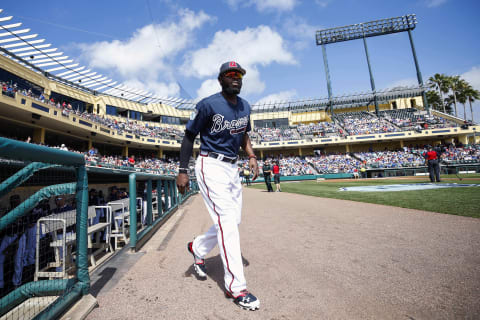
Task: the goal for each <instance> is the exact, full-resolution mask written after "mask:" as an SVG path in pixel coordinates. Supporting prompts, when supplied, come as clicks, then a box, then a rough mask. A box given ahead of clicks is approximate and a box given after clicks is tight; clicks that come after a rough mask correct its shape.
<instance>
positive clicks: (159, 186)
mask: <svg viewBox="0 0 480 320" xmlns="http://www.w3.org/2000/svg"><path fill="white" fill-rule="evenodd" d="M157 208H158V216H159V217H161V216H162V215H163V204H162V180H157Z"/></svg>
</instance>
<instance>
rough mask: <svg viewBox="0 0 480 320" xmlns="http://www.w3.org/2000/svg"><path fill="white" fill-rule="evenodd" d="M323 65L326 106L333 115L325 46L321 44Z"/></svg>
mask: <svg viewBox="0 0 480 320" xmlns="http://www.w3.org/2000/svg"><path fill="white" fill-rule="evenodd" d="M322 54H323V65H324V66H325V77H326V78H327V90H328V107H329V108H330V114H331V115H333V106H332V84H331V82H330V70H329V69H328V60H327V48H326V47H325V45H324V44H322Z"/></svg>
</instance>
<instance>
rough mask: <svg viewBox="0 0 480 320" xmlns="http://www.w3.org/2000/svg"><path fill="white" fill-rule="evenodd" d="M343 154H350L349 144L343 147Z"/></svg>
mask: <svg viewBox="0 0 480 320" xmlns="http://www.w3.org/2000/svg"><path fill="white" fill-rule="evenodd" d="M345 152H346V153H349V152H350V145H349V144H346V145H345Z"/></svg>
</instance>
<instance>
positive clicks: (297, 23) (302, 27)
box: [283, 17, 322, 49]
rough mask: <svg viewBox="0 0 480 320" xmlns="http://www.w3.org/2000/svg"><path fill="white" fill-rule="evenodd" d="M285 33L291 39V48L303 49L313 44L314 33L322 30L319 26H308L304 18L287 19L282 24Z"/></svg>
mask: <svg viewBox="0 0 480 320" xmlns="http://www.w3.org/2000/svg"><path fill="white" fill-rule="evenodd" d="M283 28H284V30H285V33H286V34H287V35H288V36H289V37H291V38H292V39H293V46H294V47H295V48H297V49H304V48H306V47H309V46H312V45H314V44H315V32H316V31H317V30H320V29H322V27H321V26H314V25H311V24H308V23H307V22H306V21H305V19H304V18H300V17H289V18H287V19H285V22H284V23H283Z"/></svg>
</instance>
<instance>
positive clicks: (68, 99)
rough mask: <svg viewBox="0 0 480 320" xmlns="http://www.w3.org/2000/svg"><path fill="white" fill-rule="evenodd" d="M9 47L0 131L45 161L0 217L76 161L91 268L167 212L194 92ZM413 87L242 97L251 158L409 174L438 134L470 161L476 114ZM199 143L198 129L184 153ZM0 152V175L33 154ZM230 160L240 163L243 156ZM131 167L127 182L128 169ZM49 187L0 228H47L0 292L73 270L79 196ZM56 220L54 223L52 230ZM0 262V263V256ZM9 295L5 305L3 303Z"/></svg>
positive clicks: (6, 235) (68, 179) (287, 169)
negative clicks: (152, 90)
mask: <svg viewBox="0 0 480 320" xmlns="http://www.w3.org/2000/svg"><path fill="white" fill-rule="evenodd" d="M26 45H28V41H27V42H26ZM12 48H13V47H12ZM8 49H9V48H5V46H4V47H2V48H1V51H2V55H0V83H1V86H2V94H1V95H0V136H1V137H4V138H12V139H14V140H17V141H26V142H29V145H28V146H25V145H24V144H23V143H20V142H18V147H19V148H24V149H22V150H34V151H35V150H37V151H38V152H39V153H38V157H39V158H38V161H41V162H42V163H44V164H48V166H47V165H45V166H41V169H38V168H37V169H38V173H35V175H34V178H32V179H31V180H28V179H29V178H26V179H25V181H26V182H25V181H22V182H25V184H24V185H22V186H21V187H19V185H17V186H16V187H18V188H13V189H11V190H7V191H5V192H4V194H2V195H3V196H5V197H4V198H2V199H1V201H0V209H1V212H2V216H1V217H2V218H3V217H4V216H7V214H9V213H10V212H11V211H13V210H14V209H15V208H16V206H18V205H19V203H20V202H21V201H27V200H28V199H30V197H31V196H32V195H34V194H36V192H38V191H40V190H43V189H42V188H44V187H48V186H52V185H55V186H56V185H59V184H72V183H74V182H75V181H76V179H78V172H77V171H75V170H78V165H79V164H82V165H83V164H85V165H86V168H87V175H88V187H89V193H90V195H91V197H89V198H88V199H89V201H88V205H86V206H85V210H86V211H85V212H84V213H85V214H84V216H87V217H88V218H89V220H90V222H89V223H88V225H87V224H85V226H83V227H86V228H87V230H89V231H88V237H89V239H90V240H89V241H88V245H89V247H88V249H89V251H88V256H89V259H90V260H89V261H86V262H85V261H84V262H85V263H86V265H87V266H86V267H87V269H88V268H90V270H92V269H94V268H95V267H96V265H97V264H99V263H100V261H101V259H108V256H109V255H111V254H114V253H115V252H117V251H118V249H120V248H121V247H123V246H126V245H127V244H128V243H129V241H130V243H132V237H133V238H134V239H136V237H137V235H138V238H139V240H140V239H142V237H143V236H145V235H146V234H147V233H149V232H152V229H153V228H154V227H155V225H156V224H155V223H156V221H161V220H162V219H163V218H165V217H166V215H168V214H169V213H170V212H173V210H174V209H175V208H176V206H177V205H178V202H179V201H180V200H182V199H181V198H180V197H179V196H178V195H177V194H176V188H175V186H174V184H173V176H175V175H176V174H177V172H178V171H177V170H178V153H179V150H180V144H181V141H182V138H183V134H184V133H183V130H184V127H185V124H186V123H187V121H188V119H189V117H190V114H191V112H192V109H193V108H194V105H195V103H194V101H185V100H182V99H170V98H168V99H166V98H160V97H156V96H154V95H152V94H149V93H144V92H141V91H136V92H135V93H132V92H130V93H126V92H129V90H130V91H131V89H128V90H126V91H125V90H123V89H122V88H121V86H117V87H115V88H114V89H108V88H106V90H103V91H101V90H100V89H99V88H100V87H97V88H96V89H95V90H93V89H91V87H89V86H88V85H87V84H88V80H89V79H88V78H86V77H80V78H78V77H77V78H78V79H77V78H76V77H72V75H68V74H67V73H65V72H64V71H63V72H56V73H55V74H53V72H54V71H52V69H43V68H42V67H41V65H42V63H41V62H40V61H36V62H35V63H34V62H31V61H30V62H29V61H27V60H25V58H24V57H25V56H24V55H23V54H22V53H21V52H22V51H15V52H13V50H8ZM14 50H17V49H14ZM33 60H35V59H33ZM58 71H60V70H58ZM73 75H75V74H73ZM78 80H83V82H82V81H78ZM102 81H104V83H106V80H102ZM423 91H424V90H423V88H419V87H414V88H395V89H391V90H384V91H377V92H376V95H375V96H374V95H373V94H372V93H362V94H355V95H349V96H341V97H334V98H332V99H313V100H302V101H291V102H285V101H284V102H272V103H268V104H259V105H253V106H252V107H253V110H254V112H253V113H252V116H251V125H252V128H253V131H252V133H251V137H252V143H253V148H254V150H255V151H256V152H257V154H258V156H259V159H260V161H259V165H260V167H262V166H263V160H267V159H278V160H279V162H280V167H281V175H282V176H284V177H288V178H291V180H295V179H301V178H305V177H308V178H311V179H315V178H316V177H319V176H322V175H326V174H334V175H335V174H339V176H338V177H352V176H353V173H354V172H356V171H357V170H358V169H359V168H360V167H366V168H367V169H368V171H369V177H373V176H379V175H383V176H386V175H387V174H388V172H390V173H391V172H392V171H388V170H398V172H399V174H402V175H406V174H415V173H416V172H417V171H418V172H420V171H423V172H425V167H424V161H423V158H422V156H421V154H422V153H423V152H424V146H425V145H434V144H435V145H437V144H443V145H445V146H448V148H447V149H446V151H445V153H444V155H443V157H444V158H443V160H444V162H445V163H446V164H449V165H471V166H472V167H473V168H475V169H474V170H476V171H477V172H478V170H479V168H480V165H479V163H480V146H479V144H480V135H479V131H480V126H478V125H476V124H468V125H467V124H465V123H464V122H463V121H462V120H461V119H458V118H455V117H453V116H450V115H447V114H443V113H441V112H438V111H433V110H431V111H428V110H426V109H425V108H424V107H423V102H422V101H423V100H422V92H423ZM374 102H375V104H377V107H378V109H379V110H380V112H379V113H378V114H377V113H375V112H374V110H375V105H374ZM329 108H330V109H329ZM9 143H10V142H9ZM7 145H8V143H7ZM43 146H49V147H50V148H47V147H43ZM199 146H200V144H199V142H198V140H197V141H196V142H195V145H194V157H195V156H196V155H197V154H198V152H199ZM12 150H14V149H12ZM64 151H73V153H72V152H70V153H65V152H64ZM30 152H33V151H30ZM2 155H3V158H2V159H1V161H0V166H1V168H2V181H6V180H8V179H10V177H12V176H14V175H15V173H16V172H17V171H21V170H25V168H27V167H29V166H30V165H31V163H30V162H31V161H37V160H35V159H36V158H35V156H36V155H35V154H32V153H30V154H28V152H27V151H24V152H23V153H18V154H17V153H15V152H14V151H12V152H11V153H10V154H8V153H7V152H2ZM68 155H70V157H72V158H75V161H77V162H75V165H77V167H75V166H73V167H72V164H68V163H64V162H63V161H64V160H63V158H64V157H65V158H68V157H69V156H68ZM55 157H58V158H57V159H59V161H58V163H57V162H55ZM238 164H239V167H245V166H246V165H247V161H245V160H240V161H239V162H238ZM54 165H55V166H60V165H61V166H62V167H61V168H60V167H53V166H54ZM68 165H70V167H68ZM66 167H68V168H66ZM406 169H408V171H406ZM40 170H41V171H40ZM35 172H36V171H35ZM345 174H346V176H345ZM132 175H133V176H132ZM395 175H396V173H395ZM132 177H133V182H132V181H131V180H129V179H131V178H132ZM135 179H138V181H137V180H135ZM152 180H153V185H152ZM137 182H140V183H137ZM132 188H133V189H132ZM136 188H138V190H137V189H136ZM67 189H68V190H67ZM92 190H93V191H92ZM152 190H154V191H155V192H153V194H154V197H153V199H152V195H151V194H152ZM57 191H58V192H60V193H57V194H53V193H52V194H49V195H48V196H45V197H44V198H43V199H42V200H41V201H40V202H39V204H37V205H36V206H33V207H32V208H27V209H29V210H32V212H34V211H35V215H33V214H32V216H33V218H32V219H23V220H22V219H21V218H24V217H20V215H19V216H18V218H19V219H18V220H15V222H12V223H10V224H9V225H8V227H7V226H6V227H5V228H4V229H2V230H0V231H1V232H3V234H1V235H2V238H1V239H2V241H3V240H4V239H13V238H15V239H14V240H12V242H13V241H20V240H19V239H22V240H21V241H24V243H27V241H30V244H31V242H32V241H33V242H35V241H34V239H33V235H32V234H31V232H32V230H33V231H36V230H37V229H35V225H36V224H38V228H40V225H41V223H43V224H44V225H43V226H41V228H43V229H42V230H44V233H45V234H50V233H51V234H53V236H51V238H48V240H47V239H44V240H41V239H40V238H39V239H36V243H37V245H38V246H39V247H38V248H37V251H36V256H37V258H39V259H40V261H33V260H32V261H29V262H28V265H27V266H26V267H29V268H30V269H28V271H25V272H26V274H25V275H24V276H23V279H16V280H18V281H16V282H15V283H13V284H12V283H10V284H9V285H7V284H4V285H2V287H1V289H2V291H1V295H0V299H2V298H5V297H7V296H9V295H10V294H11V293H12V292H15V290H16V289H18V287H19V286H21V285H24V284H31V283H34V282H36V281H37V280H38V279H40V278H48V279H52V278H53V279H72V278H73V276H74V275H75V272H78V269H79V268H77V267H76V266H73V263H72V261H67V257H68V254H67V256H62V255H63V253H65V252H66V251H67V250H74V251H75V250H78V251H80V250H79V248H76V249H75V248H74V246H75V241H76V233H75V231H74V230H78V229H76V228H77V224H80V220H78V222H77V221H76V219H77V218H76V217H77V216H76V208H80V207H82V206H81V205H80V203H81V201H79V199H76V198H75V197H74V196H73V194H74V193H75V192H76V190H75V188H74V186H72V185H70V186H69V187H68V188H66V187H65V190H64V189H61V190H57ZM59 195H63V198H66V199H60V198H61V197H59ZM149 195H150V196H149ZM65 200H66V201H65ZM19 201H20V202H19ZM61 201H63V203H62V202H61ZM59 203H62V205H59ZM77 205H78V207H76V206H77ZM55 206H56V207H55ZM82 208H83V207H82ZM55 209H58V210H57V211H54V210H55ZM79 210H80V209H79ZM82 210H83V209H82ZM149 210H150V211H149ZM27 211H28V210H27ZM53 213H55V214H59V213H62V214H64V215H65V217H64V225H63V226H62V227H58V226H53V223H52V222H48V221H52V220H48V219H49V218H50V219H54V218H52V216H51V215H52V214H53ZM137 218H138V219H139V221H138V223H137V221H136V219H137ZM39 221H40V222H41V223H40V222H39ZM84 223H87V222H85V221H84ZM112 227H113V229H112ZM61 228H64V229H63V230H62V232H60V231H58V230H59V229H61ZM130 228H131V229H130ZM137 228H138V229H137ZM59 235H64V236H59ZM22 237H23V238H22ZM42 237H43V235H42ZM17 238H18V239H17ZM27 239H28V240H27ZM42 239H43V238H42ZM94 239H95V240H94ZM62 241H63V242H62ZM32 248H33V247H31V246H30V247H29V249H30V250H33V249H32ZM60 248H61V251H60ZM134 248H136V246H134ZM2 250H5V252H3V251H2V252H0V254H2V255H3V257H5V256H7V254H6V253H8V254H10V255H11V256H12V257H13V256H14V254H12V253H13V251H14V250H13V249H12V248H11V247H9V244H8V245H7V244H6V245H5V248H2ZM69 252H70V253H71V251H69ZM97 253H98V254H99V256H97ZM34 256H35V255H34ZM1 264H2V268H3V261H2V262H1ZM68 264H70V265H68ZM32 265H34V266H35V269H34V270H33V269H32V268H33V267H32ZM15 267H16V265H14V263H13V262H12V261H9V262H8V263H5V269H4V271H5V272H4V275H5V277H4V278H5V279H7V278H8V279H11V278H12V277H13V274H14V273H15V271H18V270H15ZM84 267H85V266H84ZM69 268H71V269H69ZM2 273H3V271H2ZM2 276H3V274H2ZM20 278H22V276H20ZM80 278H81V277H80ZM2 281H3V279H2ZM62 288H63V287H62ZM55 291H59V290H55ZM60 291H61V290H60ZM15 301H17V300H15ZM49 303H50V302H48V303H47V305H48V304H49ZM8 307H9V308H10V309H12V308H13V304H12V303H9V304H8ZM10 309H9V310H10ZM40 311H41V310H37V313H38V312H40ZM0 316H1V315H0Z"/></svg>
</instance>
